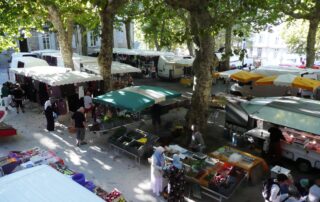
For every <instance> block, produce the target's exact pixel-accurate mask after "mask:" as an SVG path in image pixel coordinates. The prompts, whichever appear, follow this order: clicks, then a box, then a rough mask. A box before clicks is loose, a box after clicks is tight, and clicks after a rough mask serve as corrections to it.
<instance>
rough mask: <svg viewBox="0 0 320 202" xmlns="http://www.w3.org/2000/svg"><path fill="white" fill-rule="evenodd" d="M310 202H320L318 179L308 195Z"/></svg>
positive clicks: (319, 182) (319, 181)
mask: <svg viewBox="0 0 320 202" xmlns="http://www.w3.org/2000/svg"><path fill="white" fill-rule="evenodd" d="M308 200H309V202H319V201H320V178H317V179H316V181H315V183H314V185H312V186H311V187H310V189H309V195H308Z"/></svg>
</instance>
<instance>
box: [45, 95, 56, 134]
mask: <svg viewBox="0 0 320 202" xmlns="http://www.w3.org/2000/svg"><path fill="white" fill-rule="evenodd" d="M44 114H45V116H46V119H47V130H48V131H54V116H53V107H52V100H51V99H49V100H47V101H46V102H45V103H44Z"/></svg>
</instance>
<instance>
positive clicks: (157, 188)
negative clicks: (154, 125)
mask: <svg viewBox="0 0 320 202" xmlns="http://www.w3.org/2000/svg"><path fill="white" fill-rule="evenodd" d="M164 151H165V150H164V148H163V147H161V146H160V147H157V148H156V150H155V152H154V153H153V155H152V157H151V188H152V191H153V193H154V194H155V195H157V196H160V193H161V192H162V189H163V188H162V184H163V177H162V175H163V173H162V169H163V167H164V163H165V161H164V154H163V153H164Z"/></svg>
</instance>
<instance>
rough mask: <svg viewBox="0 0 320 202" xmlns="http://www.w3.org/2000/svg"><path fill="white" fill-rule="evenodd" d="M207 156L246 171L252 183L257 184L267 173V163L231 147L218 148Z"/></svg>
mask: <svg viewBox="0 0 320 202" xmlns="http://www.w3.org/2000/svg"><path fill="white" fill-rule="evenodd" d="M209 156H211V157H214V158H216V159H219V160H221V161H224V162H228V163H230V164H231V165H236V166H238V167H240V168H242V169H244V170H246V171H247V172H248V174H249V178H250V181H251V182H253V183H256V182H259V181H260V180H261V179H262V178H263V176H264V175H265V174H266V173H267V172H268V171H269V168H268V165H267V163H266V162H265V161H264V160H263V159H262V158H260V157H257V156H254V155H252V154H249V153H247V152H243V151H240V150H238V149H235V148H233V147H229V146H223V147H220V148H219V149H217V150H216V151H214V152H212V153H210V154H209Z"/></svg>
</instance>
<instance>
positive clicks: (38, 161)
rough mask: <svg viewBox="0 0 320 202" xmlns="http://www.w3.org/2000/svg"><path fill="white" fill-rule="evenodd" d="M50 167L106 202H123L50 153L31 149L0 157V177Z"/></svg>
mask: <svg viewBox="0 0 320 202" xmlns="http://www.w3.org/2000/svg"><path fill="white" fill-rule="evenodd" d="M44 164H45V165H50V166H51V167H52V168H54V169H55V170H57V171H58V172H60V173H62V174H64V175H67V176H70V177H71V178H72V179H73V180H74V181H75V182H77V183H78V184H80V185H82V186H83V187H85V188H87V189H88V190H90V191H91V192H94V193H95V194H97V195H98V196H100V197H101V198H102V199H104V200H105V201H107V202H125V201H126V200H125V199H124V197H123V196H122V194H121V193H120V192H119V191H118V190H117V189H114V190H113V191H112V192H110V193H108V192H106V191H104V190H103V189H102V188H101V187H97V186H96V185H95V184H94V183H93V182H91V181H87V180H86V179H85V175H84V174H82V173H77V172H75V171H73V170H71V169H69V168H68V166H66V165H65V164H64V161H63V160H62V159H61V158H59V157H58V156H56V154H55V153H54V152H52V151H46V150H41V149H40V148H37V147H36V148H32V149H29V150H26V151H11V152H9V154H8V156H6V157H0V171H2V172H0V177H1V176H2V175H7V174H10V173H12V172H15V169H16V168H17V167H19V168H20V169H28V168H30V167H34V166H38V165H44Z"/></svg>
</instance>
